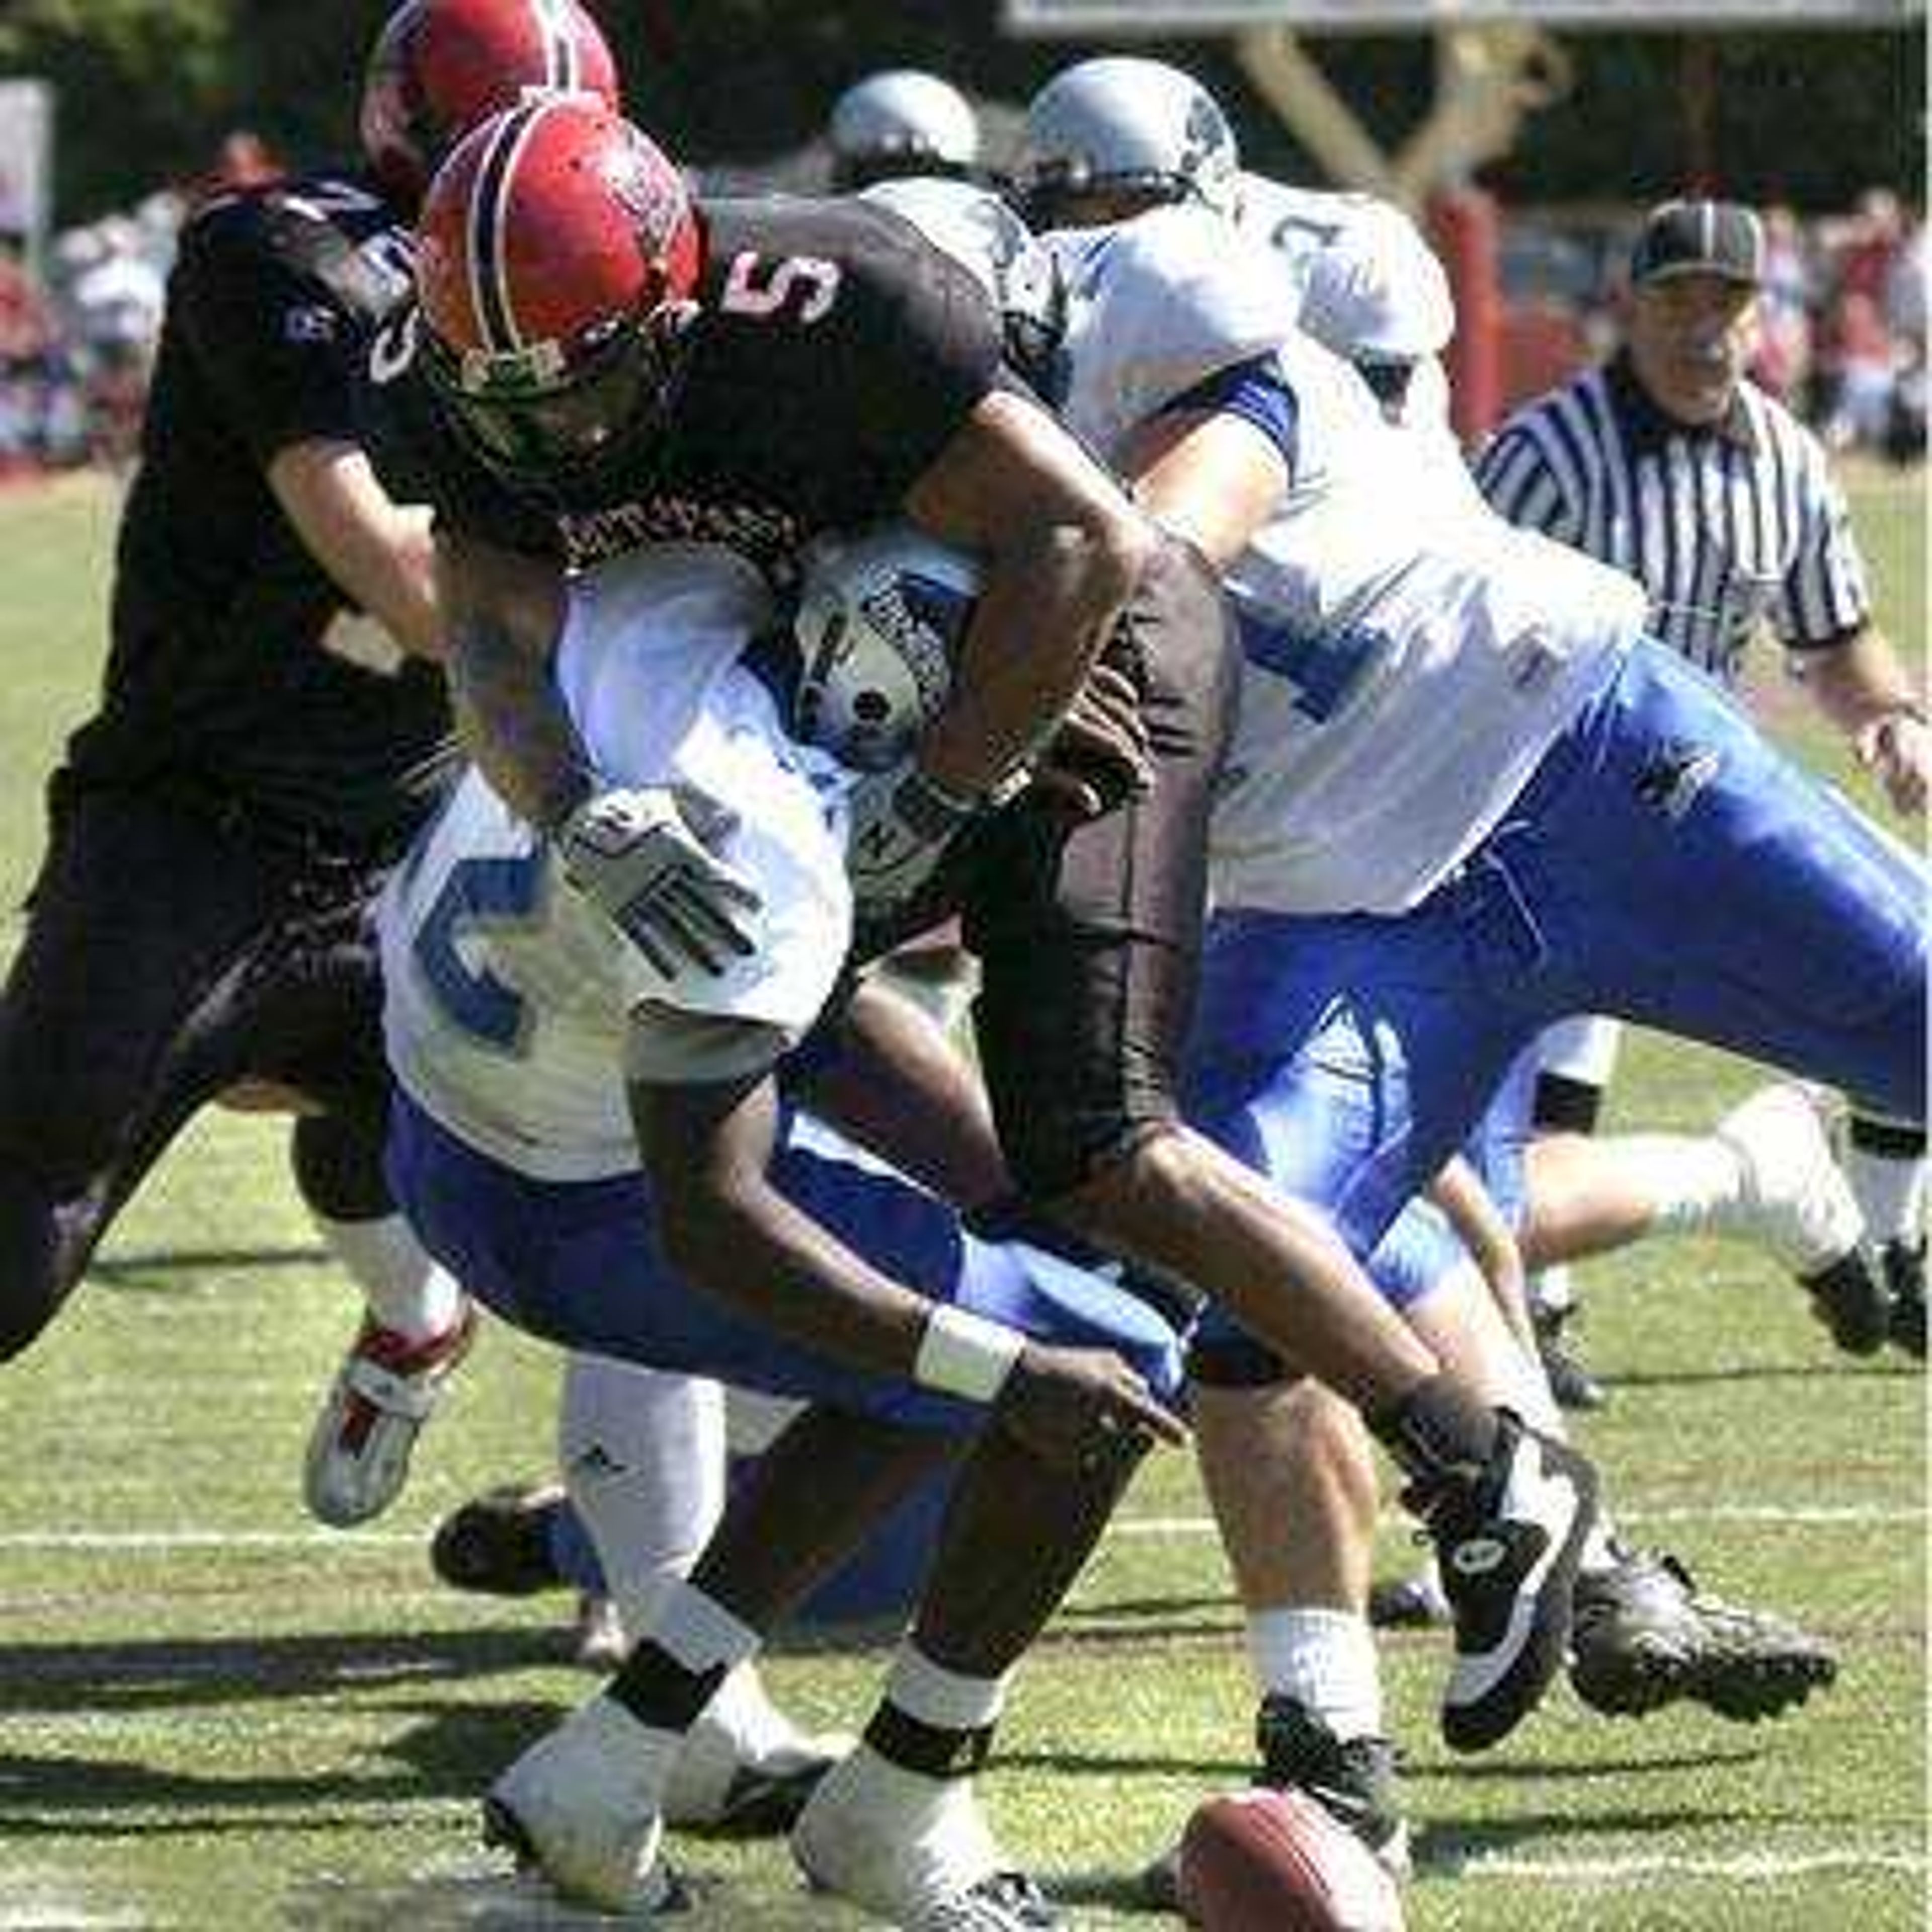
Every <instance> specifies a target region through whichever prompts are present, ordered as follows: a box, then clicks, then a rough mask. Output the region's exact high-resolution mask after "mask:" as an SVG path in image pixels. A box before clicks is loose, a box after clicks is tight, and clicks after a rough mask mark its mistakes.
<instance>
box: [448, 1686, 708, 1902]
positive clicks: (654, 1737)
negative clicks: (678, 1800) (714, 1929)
mask: <svg viewBox="0 0 1932 1932" xmlns="http://www.w3.org/2000/svg"><path fill="white" fill-rule="evenodd" d="M676 1746H677V1740H676V1738H675V1737H674V1736H672V1735H671V1734H670V1733H668V1732H663V1731H653V1730H647V1729H646V1727H644V1726H643V1724H640V1723H639V1722H638V1721H637V1719H636V1718H634V1717H633V1716H631V1714H630V1712H628V1711H627V1710H625V1709H624V1707H623V1706H622V1705H621V1704H619V1703H616V1702H614V1701H613V1700H612V1699H610V1698H609V1697H593V1698H592V1699H591V1700H590V1701H589V1703H587V1704H584V1705H581V1706H579V1707H578V1708H577V1709H576V1710H574V1711H573V1712H571V1715H569V1716H568V1718H565V1720H564V1721H563V1722H562V1724H559V1725H558V1726H557V1727H556V1729H555V1730H553V1731H549V1732H547V1733H545V1734H544V1736H542V1737H541V1738H539V1739H538V1740H537V1741H536V1742H535V1744H533V1745H531V1747H530V1748H529V1750H528V1751H525V1752H524V1753H523V1756H522V1757H520V1758H518V1759H517V1761H516V1763H514V1764H513V1765H511V1766H510V1768H509V1769H508V1771H506V1772H504V1773H503V1774H502V1776H501V1777H500V1778H498V1779H497V1780H496V1783H495V1784H493V1785H491V1786H490V1790H489V1794H488V1796H486V1797H485V1798H484V1801H483V1841H484V1843H485V1844H489V1845H500V1846H505V1847H506V1848H507V1849H509V1850H510V1851H511V1852H514V1854H515V1855H516V1859H517V1866H518V1868H519V1869H520V1870H536V1871H538V1872H541V1873H542V1875H543V1876H544V1877H545V1878H546V1879H548V1880H549V1881H550V1883H551V1884H552V1885H554V1886H555V1887H556V1890H557V1891H558V1893H559V1895H560V1896H562V1897H564V1898H566V1899H569V1900H572V1901H574V1902H576V1903H582V1904H586V1905H594V1906H598V1908H600V1909H601V1910H604V1911H606V1912H653V1911H657V1910H659V1909H663V1908H664V1907H665V1906H667V1905H668V1904H669V1903H670V1902H671V1901H672V1900H673V1898H674V1897H676V1895H677V1894H678V1893H679V1890H680V1888H679V1886H678V1885H677V1882H676V1879H675V1878H674V1877H673V1876H672V1875H671V1873H670V1871H669V1870H668V1869H667V1867H665V1866H664V1864H663V1863H662V1861H661V1860H660V1859H659V1858H658V1845H659V1843H660V1841H661V1839H662V1838H663V1836H664V1820H663V1818H662V1817H661V1815H660V1814H659V1811H658V1796H659V1793H660V1792H661V1788H662V1786H663V1783H664V1773H665V1771H666V1769H667V1766H668V1764H669V1762H670V1757H671V1754H672V1753H673V1751H675V1750H676Z"/></svg>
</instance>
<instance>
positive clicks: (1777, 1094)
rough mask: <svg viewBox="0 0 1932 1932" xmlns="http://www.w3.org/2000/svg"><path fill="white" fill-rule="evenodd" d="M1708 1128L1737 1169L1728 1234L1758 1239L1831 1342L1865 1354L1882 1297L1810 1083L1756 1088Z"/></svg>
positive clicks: (1880, 1328) (1877, 1325)
mask: <svg viewBox="0 0 1932 1932" xmlns="http://www.w3.org/2000/svg"><path fill="white" fill-rule="evenodd" d="M1712 1131H1713V1132H1714V1133H1715V1134H1716V1136H1717V1137H1718V1139H1720V1140H1721V1141H1724V1142H1726V1143H1727V1145H1729V1146H1730V1148H1732V1149H1733V1151H1735V1152H1736V1154H1737V1156H1738V1158H1739V1160H1740V1161H1741V1162H1742V1164H1743V1167H1744V1173H1745V1189H1744V1195H1743V1198H1742V1200H1741V1201H1740V1202H1739V1205H1738V1208H1737V1211H1736V1216H1735V1217H1734V1219H1733V1223H1732V1225H1733V1228H1734V1229H1735V1232H1737V1233H1739V1234H1741V1235H1748V1236H1750V1237H1751V1238H1753V1239H1755V1240H1757V1241H1762V1242H1763V1244H1764V1245H1765V1246H1766V1247H1768V1248H1769V1249H1770V1250H1771V1251H1772V1253H1774V1254H1775V1255H1776V1256H1778V1259H1779V1260H1780V1261H1781V1262H1783V1263H1784V1265H1785V1266H1786V1267H1787V1268H1789V1269H1790V1271H1792V1273H1793V1274H1795V1275H1796V1277H1798V1279H1799V1282H1800V1283H1802V1285H1803V1286H1804V1287H1805V1291H1806V1292H1808V1294H1809V1295H1811V1299H1812V1302H1813V1304H1814V1308H1815V1310H1816V1312H1817V1316H1818V1319H1820V1321H1821V1322H1823V1323H1824V1324H1825V1325H1826V1327H1827V1328H1829V1329H1830V1330H1831V1331H1832V1340H1833V1341H1834V1342H1835V1343H1837V1344H1838V1346H1839V1347H1840V1348H1841V1349H1843V1350H1844V1351H1845V1352H1846V1353H1847V1354H1849V1355H1873V1354H1875V1353H1876V1352H1877V1351H1878V1350H1879V1349H1881V1348H1882V1347H1883V1346H1884V1345H1885V1339H1886V1337H1887V1334H1888V1332H1889V1329H1890V1322H1891V1297H1890V1295H1888V1292H1887V1290H1886V1288H1885V1282H1884V1280H1883V1278H1882V1276H1881V1275H1880V1274H1879V1273H1878V1272H1877V1271H1876V1270H1875V1269H1873V1267H1872V1265H1871V1263H1870V1260H1869V1259H1868V1258H1867V1256H1866V1254H1865V1253H1864V1248H1863V1246H1862V1243H1863V1241H1864V1232H1865V1223H1864V1215H1863V1214H1861V1212H1860V1211H1859V1208H1858V1198H1857V1196H1855V1195H1854V1194H1853V1193H1852V1187H1851V1183H1850V1182H1849V1181H1847V1180H1846V1178H1845V1175H1844V1172H1843V1169H1841V1168H1840V1166H1838V1162H1837V1161H1836V1160H1835V1159H1834V1158H1833V1157H1832V1143H1831V1140H1830V1138H1829V1135H1828V1134H1827V1133H1826V1128H1825V1124H1824V1122H1823V1120H1822V1119H1821V1118H1820V1115H1819V1103H1818V1101H1817V1099H1816V1098H1815V1097H1814V1096H1813V1094H1811V1091H1810V1090H1809V1089H1808V1088H1805V1087H1802V1086H1800V1085H1797V1084H1796V1082H1790V1081H1781V1082H1777V1083H1775V1085H1771V1086H1769V1087H1760V1088H1759V1089H1758V1090H1757V1092H1756V1093H1755V1094H1752V1095H1751V1096H1750V1097H1749V1098H1748V1099H1747V1100H1745V1101H1743V1102H1742V1103H1740V1104H1739V1106H1736V1107H1733V1109H1731V1111H1730V1112H1729V1113H1728V1114H1727V1115H1725V1116H1724V1118H1723V1119H1722V1120H1721V1121H1719V1122H1718V1124H1717V1126H1716V1127H1715V1129H1714V1130H1712Z"/></svg>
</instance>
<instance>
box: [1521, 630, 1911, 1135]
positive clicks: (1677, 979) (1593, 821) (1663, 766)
mask: <svg viewBox="0 0 1932 1932" xmlns="http://www.w3.org/2000/svg"><path fill="white" fill-rule="evenodd" d="M1603 725H1604V730H1603V736H1602V742H1601V744H1600V745H1599V746H1598V757H1597V758H1596V760H1595V762H1594V763H1593V764H1592V767H1591V769H1590V771H1589V775H1588V777H1587V779H1586V780H1584V781H1580V782H1573V783H1572V784H1571V785H1570V786H1569V787H1568V790H1567V792H1566V793H1565V796H1563V797H1562V798H1561V799H1557V800H1556V801H1554V802H1553V804H1552V805H1551V806H1550V809H1549V810H1548V811H1547V813H1546V814H1545V819H1546V822H1545V823H1544V826H1543V828H1542V829H1541V832H1540V833H1539V837H1540V838H1541V839H1543V840H1544V841H1545V842H1546V843H1547V844H1548V845H1549V846H1550V848H1551V850H1550V857H1551V859H1552V861H1553V862H1554V861H1556V859H1558V858H1559V857H1560V858H1562V859H1563V860H1564V861H1565V862H1573V861H1574V862H1577V863H1580V864H1583V865H1585V866H1586V871H1585V873H1584V874H1583V876H1587V877H1589V878H1590V879H1591V880H1592V885H1593V887H1594V888H1595V889H1594V891H1593V893H1592V896H1591V898H1589V901H1587V902H1585V901H1578V902H1577V905H1576V906H1575V907H1574V908H1569V907H1566V908H1565V909H1564V910H1563V912H1562V915H1561V916H1562V917H1563V918H1564V919H1565V922H1566V923H1568V924H1569V925H1570V926H1571V930H1570V931H1569V932H1567V933H1566V934H1565V935H1564V942H1565V944H1566V946H1569V945H1573V944H1574V947H1575V950H1576V954H1577V957H1578V959H1580V961H1582V962H1584V971H1585V974H1586V977H1588V978H1590V979H1592V980H1594V981H1595V983H1596V984H1597V985H1598V986H1601V989H1603V992H1604V995H1605V1002H1604V1003H1605V1004H1614V1005H1615V1007H1616V1010H1618V1011H1619V1012H1621V1013H1625V1014H1626V1015H1628V1016H1630V1017H1632V1018H1635V1019H1640V1020H1642V1021H1643V1022H1645V1023H1646V1024H1649V1025H1655V1026H1658V1027H1661V1028H1665V1029H1667V1030H1668V1031H1673V1032H1676V1033H1680V1034H1685V1035H1687V1036H1688V1037H1691V1038H1694V1039H1699V1040H1707V1041H1709V1042H1710V1043H1712V1044H1713V1045H1715V1046H1723V1047H1727V1048H1729V1049H1731V1050H1733V1051H1734V1052H1739V1053H1742V1054H1744V1055H1747V1056H1748V1057H1749V1058H1752V1059H1755V1060H1759V1061H1763V1062H1765V1063H1766V1064H1769V1065H1770V1066H1773V1067H1778V1068H1779V1069H1780V1070H1783V1071H1784V1072H1787V1073H1795V1074H1796V1075H1799V1076H1801V1077H1802V1078H1805V1079H1813V1080H1817V1081H1819V1082H1823V1083H1824V1084H1826V1085H1830V1086H1834V1087H1838V1088H1843V1090H1844V1091H1845V1092H1846V1094H1847V1095H1848V1096H1849V1097H1850V1099H1851V1100H1852V1103H1853V1104H1854V1105H1855V1106H1861V1107H1864V1108H1865V1109H1869V1110H1872V1111H1874V1112H1878V1113H1880V1114H1882V1115H1886V1116H1888V1117H1889V1118H1893V1119H1895V1120H1897V1121H1902V1122H1906V1123H1912V1124H1921V1123H1922V1122H1923V1121H1924V1118H1925V1086H1926V1011H1925V1006H1926V1001H1925V988H1926V913H1927V889H1926V886H1927V882H1926V873H1925V869H1924V865H1923V864H1922V863H1921V861H1920V860H1919V859H1918V857H1917V856H1915V854H1913V853H1910V852H1909V851H1908V850H1906V848H1905V847H1903V845H1901V844H1898V843H1897V841H1895V840H1894V839H1892V838H1891V837H1889V836H1888V835H1887V834H1886V833H1885V832H1884V831H1882V829H1880V828H1879V826H1876V825H1874V824H1873V823H1871V821H1870V820H1867V818H1866V817H1864V815H1863V814H1861V813H1860V812H1859V811H1857V809H1856V808H1855V807H1853V806H1852V805H1851V803H1850V802H1849V801H1848V800H1847V799H1845V798H1844V797H1843V796H1842V795H1841V793H1838V792H1837V791H1835V790H1833V789H1832V787H1829V786H1826V785H1823V784H1820V783H1819V782H1818V781H1817V780H1815V779H1814V778H1812V777H1811V775H1809V774H1808V773H1807V772H1804V771H1803V770H1802V769H1800V768H1799V766H1797V765H1796V763H1793V761H1792V760H1790V759H1788V758H1787V757H1784V755H1783V754H1781V753H1780V752H1779V751H1778V750H1777V749H1776V748H1775V747H1774V746H1773V745H1771V744H1769V742H1767V741H1766V739H1763V737H1762V736H1760V734H1759V733H1757V731H1756V730H1754V729H1753V728H1752V727H1751V725H1750V724H1749V723H1748V721H1746V720H1745V718H1744V717H1743V716H1742V714H1741V713H1739V712H1738V711H1737V710H1736V709H1735V708H1734V707H1733V706H1731V705H1730V703H1727V701H1726V700H1724V697H1722V695H1721V694H1720V693H1718V691H1716V690H1715V688H1712V686H1710V685H1708V684H1707V683H1706V682H1704V681H1703V679H1700V678H1699V677H1698V676H1697V675H1696V674H1695V673H1693V672H1692V671H1691V670H1689V669H1688V667H1685V666H1684V665H1682V664H1679V663H1678V662H1677V661H1676V660H1674V659H1673V658H1670V655H1669V654H1668V653H1667V652H1663V651H1662V650H1661V649H1655V648H1649V647H1646V649H1643V650H1640V652H1637V654H1635V655H1634V657H1633V659H1632V661H1631V664H1630V665H1629V667H1628V668H1627V670H1626V672H1625V675H1624V676H1623V678H1622V680H1621V682H1620V684H1619V687H1618V688H1617V689H1616V691H1615V692H1614V694H1613V700H1612V702H1611V704H1610V707H1609V709H1608V710H1607V712H1606V714H1605V716H1604V719H1603Z"/></svg>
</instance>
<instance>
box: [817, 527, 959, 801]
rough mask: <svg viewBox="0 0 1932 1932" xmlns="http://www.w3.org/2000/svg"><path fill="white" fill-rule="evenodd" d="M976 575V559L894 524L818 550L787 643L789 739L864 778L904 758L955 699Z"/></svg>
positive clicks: (838, 541)
mask: <svg viewBox="0 0 1932 1932" xmlns="http://www.w3.org/2000/svg"><path fill="white" fill-rule="evenodd" d="M979 594H980V573H979V570H978V568H977V566H976V565H975V564H974V562H973V560H972V559H971V557H969V556H965V555H964V554H963V553H961V552H960V551H959V550H953V549H950V548H949V547H947V545H946V544H941V543H937V542H935V541H934V540H933V539H932V538H930V537H929V536H926V535H922V534H921V533H920V532H919V531H918V530H916V529H913V526H911V525H910V523H890V524H887V525H886V526H883V528H880V529H875V530H872V531H871V532H868V533H867V534H865V535H862V536H859V537H854V538H850V539H845V540H839V539H835V540H831V541H826V542H825V543H822V544H817V545H814V547H812V549H811V550H809V551H808V553H806V556H805V568H804V574H803V577H802V580H801V582H800V584H799V600H798V608H797V611H796V614H795V615H794V616H793V619H792V635H793V638H794V640H796V643H797V645H798V651H799V677H798V685H797V689H796V694H795V696H794V697H793V701H792V720H791V724H792V729H793V731H794V732H795V733H796V735H797V736H799V738H800V739H802V740H803V741H804V742H805V743H807V744H808V745H817V746H818V747H819V748H820V749H821V750H823V751H829V752H830V753H831V754H832V756H833V757H835V758H837V759H838V760H839V762H840V763H841V764H845V765H849V766H851V767H852V768H853V769H854V770H857V771H868V772H870V771H882V770H883V769H885V768H886V766H889V765H890V764H892V763H895V762H896V760H898V759H900V758H901V757H904V755H905V754H906V753H907V751H910V748H911V747H912V744H913V740H914V739H916V737H917V736H919V733H920V732H921V731H922V730H924V729H925V727H926V725H927V724H929V723H931V722H932V720H933V719H934V718H936V717H937V716H938V715H939V713H940V712H941V709H943V708H944V706H945V703H946V700H947V698H948V697H950V695H951V694H952V691H953V665H954V662H955V660H956V656H957V655H958V652H959V642H960V640H961V639H962V637H964V636H965V633H966V625H967V621H968V619H969V618H970V617H971V616H972V613H973V604H974V600H975V599H976V598H977V597H978V595H979Z"/></svg>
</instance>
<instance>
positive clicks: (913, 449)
mask: <svg viewBox="0 0 1932 1932" xmlns="http://www.w3.org/2000/svg"><path fill="white" fill-rule="evenodd" d="M854 215H855V227H856V230H857V242H858V245H856V246H855V247H854V248H853V249H852V250H851V251H850V254H848V255H847V265H848V266H847V282H848V286H847V288H846V289H845V290H844V291H842V294H843V297H844V304H845V306H846V311H847V312H846V314H845V316H844V318H843V323H844V350H845V356H846V359H847V368H848V371H849V377H850V380H849V383H848V385H847V391H846V393H847V395H848V397H849V398H850V403H851V407H852V411H853V429H854V442H855V445H856V449H857V451H858V452H859V455H860V458H861V460H863V461H864V462H865V463H866V464H867V466H868V467H869V468H871V469H872V470H873V472H874V475H875V477H876V478H877V480H878V481H879V483H880V485H881V487H883V488H884V489H885V490H888V491H889V493H891V494H892V495H893V496H903V495H904V493H905V492H906V491H907V490H910V488H911V487H912V486H913V484H914V483H916V481H918V479H919V477H920V476H921V475H923V474H924V473H925V472H926V470H927V469H929V467H930V466H932V463H933V461H934V460H935V458H937V457H938V455H939V453H940V452H941V450H943V449H944V448H945V447H946V446H947V443H950V441H951V440H952V439H953V436H954V434H956V432H957V431H958V430H959V428H960V427H961V426H962V424H964V423H965V420H966V419H967V418H968V416H971V414H972V413H973V411H974V409H975V408H976V407H977V406H978V405H979V404H980V402H981V401H983V399H984V398H986V396H987V395H989V393H990V392H992V391H993V390H994V389H998V388H1001V387H1004V386H1008V384H1009V381H1010V379H1008V378H1007V377H1005V376H1004V374H1003V372H1002V370H1001V354H1002V351H1003V348H1004V331H1003V328H1002V324H1001V317H1000V312H999V310H998V308H997V307H996V306H995V304H994V302H992V299H991V298H990V297H989V296H988V295H987V294H986V291H985V290H983V288H982V287H980V284H979V283H978V282H977V281H976V280H975V279H974V278H973V276H972V275H971V274H969V273H968V271H967V270H965V269H963V268H962V267H961V266H959V263H956V262H955V261H954V260H953V259H952V257H950V256H949V255H946V254H942V253H941V251H939V250H938V249H937V248H934V247H932V245H930V244H929V243H928V242H926V240H925V239H924V238H923V237H922V236H920V235H919V233H918V232H917V231H916V229H913V226H911V224H910V223H909V222H906V221H904V220H901V219H900V218H899V217H898V216H896V215H893V214H888V213H887V212H886V211H883V210H882V209H871V208H868V209H865V210H863V211H858V210H855V211H854ZM868 231H870V232H868ZM1014 386H1017V385H1014Z"/></svg>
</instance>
